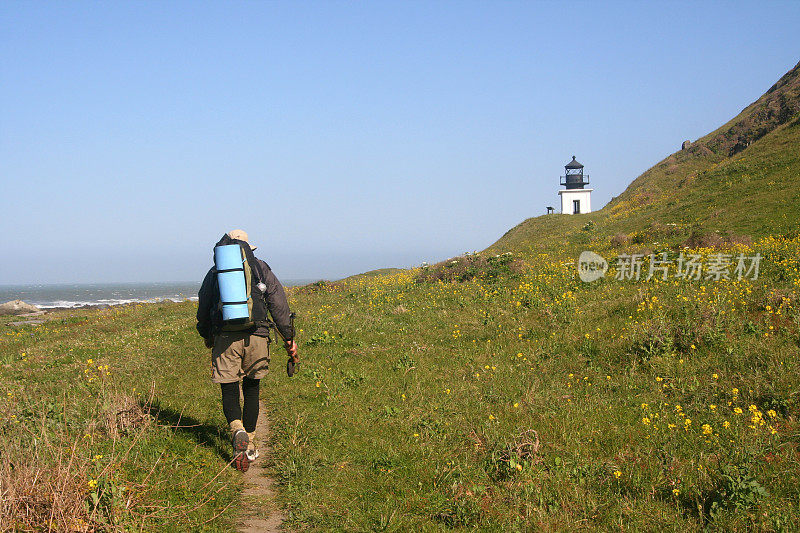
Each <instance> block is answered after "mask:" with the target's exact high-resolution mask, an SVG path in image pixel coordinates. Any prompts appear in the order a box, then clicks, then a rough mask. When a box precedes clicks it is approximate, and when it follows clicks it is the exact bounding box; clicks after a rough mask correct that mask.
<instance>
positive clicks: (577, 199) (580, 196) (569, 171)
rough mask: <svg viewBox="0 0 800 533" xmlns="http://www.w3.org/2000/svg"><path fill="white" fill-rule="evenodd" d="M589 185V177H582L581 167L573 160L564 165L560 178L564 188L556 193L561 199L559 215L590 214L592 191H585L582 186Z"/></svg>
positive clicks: (573, 157)
mask: <svg viewBox="0 0 800 533" xmlns="http://www.w3.org/2000/svg"><path fill="white" fill-rule="evenodd" d="M588 184H589V176H588V175H584V173H583V165H581V164H580V163H578V162H577V161H576V160H575V156H574V155H573V156H572V161H570V162H569V163H567V164H566V165H564V175H563V176H561V185H562V186H563V187H564V188H563V189H561V190H560V191H558V195H559V196H560V197H561V213H563V214H565V215H578V214H581V213H591V212H592V201H591V197H592V190H593V189H585V188H584V185H588Z"/></svg>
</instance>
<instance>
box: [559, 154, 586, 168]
mask: <svg viewBox="0 0 800 533" xmlns="http://www.w3.org/2000/svg"><path fill="white" fill-rule="evenodd" d="M564 168H583V165H581V164H580V163H578V162H577V161H575V156H574V155H573V156H572V161H570V162H569V163H567V164H566V165H564Z"/></svg>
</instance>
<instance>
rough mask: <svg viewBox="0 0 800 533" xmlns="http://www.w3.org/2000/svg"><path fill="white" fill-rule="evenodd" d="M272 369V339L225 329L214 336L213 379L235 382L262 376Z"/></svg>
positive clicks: (216, 381) (221, 381)
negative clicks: (270, 344) (230, 331)
mask: <svg viewBox="0 0 800 533" xmlns="http://www.w3.org/2000/svg"><path fill="white" fill-rule="evenodd" d="M268 370H269V339H267V338H266V337H259V336H258V335H250V334H249V333H229V332H224V333H221V334H219V335H218V336H216V337H214V349H213V350H212V351H211V381H213V382H214V383H233V382H234V381H239V380H240V379H241V378H243V377H245V376H246V377H248V378H252V379H261V378H263V377H264V376H265V375H266V374H267V371H268Z"/></svg>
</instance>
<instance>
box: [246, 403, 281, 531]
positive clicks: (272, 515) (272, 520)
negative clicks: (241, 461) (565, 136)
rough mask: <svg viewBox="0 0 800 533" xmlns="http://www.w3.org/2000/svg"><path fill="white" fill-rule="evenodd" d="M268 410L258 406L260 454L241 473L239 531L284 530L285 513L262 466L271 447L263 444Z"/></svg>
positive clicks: (265, 439) (257, 426)
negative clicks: (242, 485) (242, 482)
mask: <svg viewBox="0 0 800 533" xmlns="http://www.w3.org/2000/svg"><path fill="white" fill-rule="evenodd" d="M266 413H267V410H266V409H265V408H264V405H263V404H262V405H261V409H260V416H259V417H258V424H257V425H256V435H257V444H258V447H259V452H260V453H261V456H260V457H259V458H258V459H257V460H256V461H255V462H253V463H251V464H250V468H249V469H248V470H247V472H245V473H244V482H245V487H244V491H243V492H242V503H243V509H242V520H241V522H240V524H239V528H238V530H239V531H240V532H241V533H270V532H279V531H283V528H282V525H283V522H284V520H286V515H284V514H283V512H282V511H281V510H280V509H279V508H278V506H277V504H276V503H275V489H274V484H275V482H274V481H273V479H272V478H270V477H269V475H268V473H267V469H266V468H265V466H266V465H267V463H268V461H269V458H268V457H269V454H270V450H269V448H267V447H266V442H267V436H268V435H269V421H268V420H267V416H266Z"/></svg>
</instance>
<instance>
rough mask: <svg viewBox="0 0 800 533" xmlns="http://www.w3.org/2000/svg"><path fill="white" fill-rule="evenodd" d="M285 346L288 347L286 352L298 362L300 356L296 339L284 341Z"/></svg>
mask: <svg viewBox="0 0 800 533" xmlns="http://www.w3.org/2000/svg"><path fill="white" fill-rule="evenodd" d="M283 347H284V348H286V353H287V354H289V357H291V358H292V360H293V361H295V362H297V360H298V359H299V357H297V343H296V342H294V341H289V342H286V343H284V344H283Z"/></svg>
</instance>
